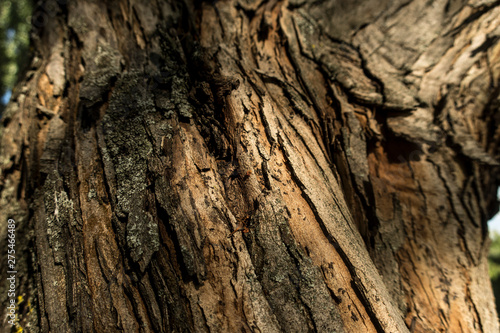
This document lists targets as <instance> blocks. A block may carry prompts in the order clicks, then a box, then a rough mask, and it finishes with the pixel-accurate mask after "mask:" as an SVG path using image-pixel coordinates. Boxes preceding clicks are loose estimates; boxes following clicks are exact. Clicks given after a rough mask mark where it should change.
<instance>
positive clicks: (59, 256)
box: [44, 173, 76, 263]
mask: <svg viewBox="0 0 500 333" xmlns="http://www.w3.org/2000/svg"><path fill="white" fill-rule="evenodd" d="M60 182H62V180H61V178H60V177H59V176H57V175H56V174H55V173H53V174H51V175H49V177H48V178H47V180H46V183H45V191H44V205H45V212H46V230H47V237H48V242H49V244H50V247H51V248H52V251H53V254H54V261H55V262H56V263H63V262H64V255H65V250H64V248H65V246H66V244H65V239H66V236H65V235H64V230H65V228H68V227H69V226H68V224H71V225H72V226H74V225H76V220H75V216H74V206H73V201H72V200H71V199H69V198H68V194H67V193H66V192H65V191H61V190H60Z"/></svg>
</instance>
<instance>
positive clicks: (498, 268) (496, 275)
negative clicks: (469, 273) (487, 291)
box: [488, 232, 500, 311]
mask: <svg viewBox="0 0 500 333" xmlns="http://www.w3.org/2000/svg"><path fill="white" fill-rule="evenodd" d="M490 237H491V247H490V255H489V256H488V261H489V264H490V268H489V271H490V278H491V284H492V286H493V292H494V294H495V303H496V306H497V311H498V309H500V233H498V232H493V233H491V236H490Z"/></svg>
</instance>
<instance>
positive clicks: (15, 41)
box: [0, 0, 32, 97]
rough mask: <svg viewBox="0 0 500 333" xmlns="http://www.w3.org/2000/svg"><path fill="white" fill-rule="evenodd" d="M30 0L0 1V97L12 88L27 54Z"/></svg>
mask: <svg viewBox="0 0 500 333" xmlns="http://www.w3.org/2000/svg"><path fill="white" fill-rule="evenodd" d="M31 12H32V0H4V1H0V97H1V96H3V95H4V94H5V92H6V91H8V90H10V89H12V88H13V87H14V85H15V83H16V81H17V79H18V75H19V72H20V71H21V69H22V68H23V66H24V65H25V62H26V61H27V59H28V54H29V52H28V51H29V31H30V28H31V24H30V22H31Z"/></svg>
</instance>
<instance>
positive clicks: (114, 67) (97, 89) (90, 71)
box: [80, 40, 122, 106]
mask: <svg viewBox="0 0 500 333" xmlns="http://www.w3.org/2000/svg"><path fill="white" fill-rule="evenodd" d="M84 60H85V64H86V68H85V75H84V78H83V81H82V83H81V88H80V98H81V99H83V100H86V101H89V102H88V104H90V105H92V104H94V103H97V102H99V101H101V100H102V98H103V95H104V93H105V92H107V91H108V90H109V85H110V83H111V80H112V79H113V78H115V77H116V76H117V74H118V73H119V72H120V62H121V61H122V56H121V54H120V53H119V52H118V51H117V50H116V49H113V48H111V47H110V46H109V45H108V44H107V43H106V42H104V41H101V40H99V41H98V43H97V47H96V50H95V52H93V53H92V54H85V53H84ZM88 106H89V105H88Z"/></svg>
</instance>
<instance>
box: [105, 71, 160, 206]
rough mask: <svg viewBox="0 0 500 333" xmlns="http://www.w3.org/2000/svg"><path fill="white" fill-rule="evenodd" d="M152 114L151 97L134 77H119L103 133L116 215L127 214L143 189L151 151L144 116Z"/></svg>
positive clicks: (142, 80)
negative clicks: (113, 181)
mask: <svg viewBox="0 0 500 333" xmlns="http://www.w3.org/2000/svg"><path fill="white" fill-rule="evenodd" d="M152 112H155V107H154V104H153V102H152V94H151V92H150V91H148V90H147V89H146V82H145V80H144V79H143V77H141V76H140V75H139V74H138V73H128V74H125V75H123V76H122V77H121V78H120V79H119V80H118V82H117V83H116V88H115V90H114V91H113V94H112V96H111V100H110V105H109V108H108V111H107V113H106V114H105V115H104V117H103V125H102V126H103V130H104V134H105V141H106V148H107V149H106V151H107V156H109V158H110V159H111V162H112V164H113V165H114V168H115V170H114V171H115V175H116V182H117V198H116V199H117V204H118V210H119V213H120V212H121V213H128V212H130V208H131V198H133V197H135V194H136V193H140V192H141V191H142V190H144V188H145V187H146V170H147V162H146V161H147V159H148V156H149V155H150V154H151V153H152V151H153V147H152V144H151V142H150V140H149V138H148V134H147V131H146V128H145V124H144V114H147V113H152Z"/></svg>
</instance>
